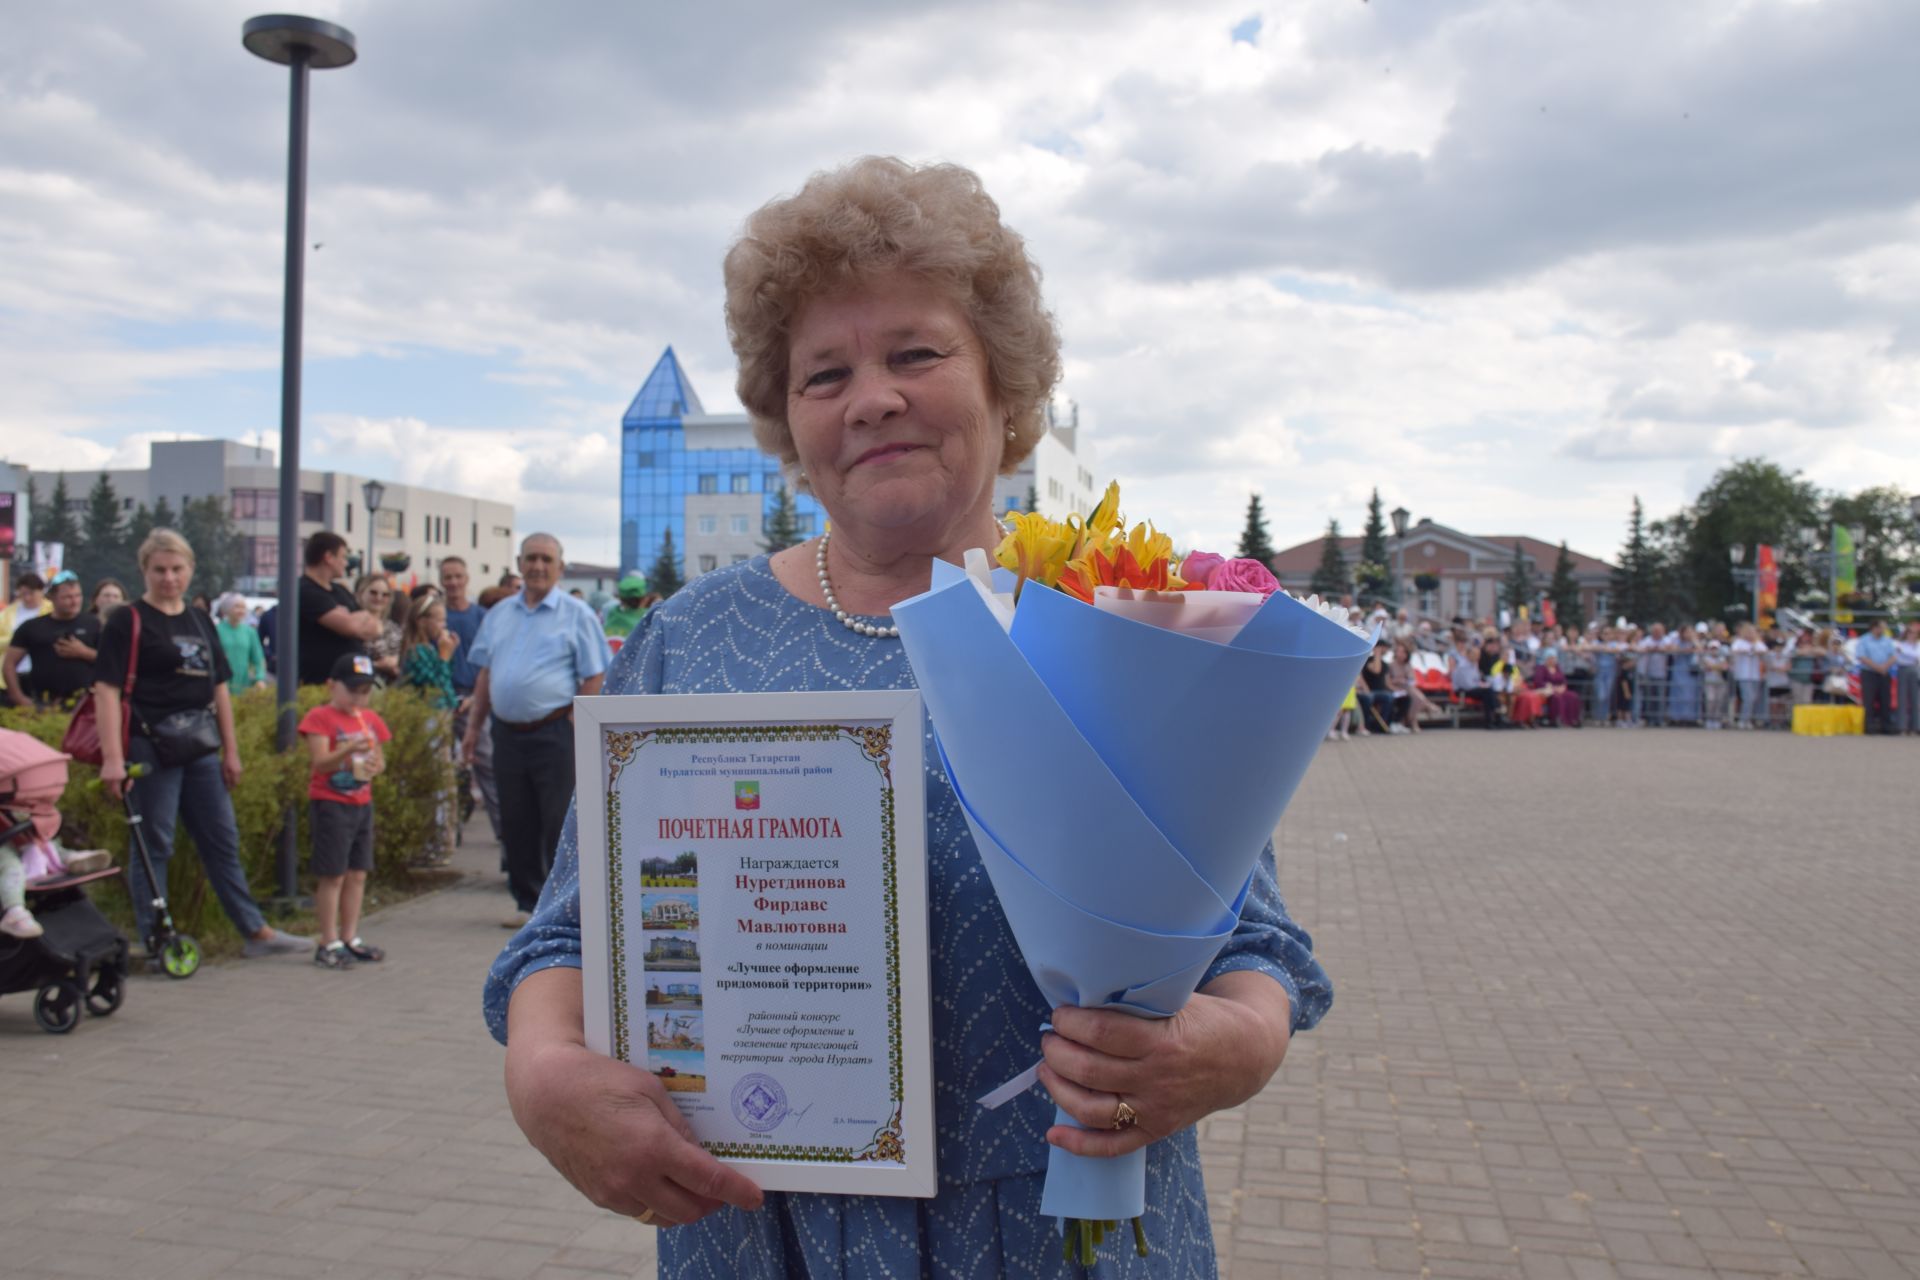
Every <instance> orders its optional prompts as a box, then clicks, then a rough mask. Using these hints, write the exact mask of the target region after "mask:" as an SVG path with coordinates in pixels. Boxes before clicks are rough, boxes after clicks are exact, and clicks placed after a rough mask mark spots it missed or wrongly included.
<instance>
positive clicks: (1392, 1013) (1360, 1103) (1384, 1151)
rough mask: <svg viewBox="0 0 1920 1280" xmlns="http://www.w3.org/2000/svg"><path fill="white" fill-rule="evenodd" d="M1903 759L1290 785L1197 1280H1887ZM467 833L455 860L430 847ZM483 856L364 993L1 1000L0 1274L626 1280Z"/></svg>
mask: <svg viewBox="0 0 1920 1280" xmlns="http://www.w3.org/2000/svg"><path fill="white" fill-rule="evenodd" d="M1917 773H1920V744H1916V743H1910V742H1882V741H1862V740H1857V739H1855V740H1832V739H1830V740H1821V741H1811V742H1810V741H1806V740H1795V739H1791V738H1788V737H1785V736H1783V735H1771V734H1764V735H1763V734H1731V733H1729V734H1720V735H1714V736H1713V737H1711V738H1709V737H1707V736H1706V735H1703V734H1699V733H1692V732H1685V731H1675V732H1656V731H1644V732H1629V731H1600V730H1590V731H1586V732H1582V733H1579V734H1568V733H1564V732H1563V733H1555V734H1545V733H1533V734H1528V733H1504V734H1481V733H1479V732H1478V731H1463V732H1461V733H1457V734H1455V733H1439V734H1434V735H1431V736H1429V737H1425V738H1421V739H1414V740H1408V739H1393V740H1390V741H1369V742H1364V743H1363V742H1351V743H1346V744H1341V745H1337V746H1330V747H1329V748H1328V749H1327V750H1325V751H1324V752H1322V754H1321V757H1320V759H1319V761H1318V762H1317V763H1316V764H1315V766H1314V769H1313V772H1312V774H1311V775H1310V776H1309V778H1308V780H1307V782H1306V784H1305V785H1304V786H1303V787H1302V789H1301V792H1300V795H1299V796H1298V797H1297V798H1296V800H1295V803H1294V805H1293V808H1292V810H1291V811H1290V812H1289V814H1288V817H1287V821H1286V822H1285V824H1284V825H1283V826H1282V828H1281V833H1280V859H1281V864H1282V868H1281V870H1282V882H1283V884H1284V886H1285V887H1286V889H1287V892H1288V895H1289V898H1290V902H1291V905H1292V906H1293V908H1294V910H1295V912H1296V914H1297V915H1299V917H1300V918H1301V919H1302V920H1304V921H1306V922H1307V923H1308V924H1309V925H1310V926H1311V927H1312V928H1313V931H1314V933H1315V937H1316V942H1317V944H1318V948H1319V951H1320V953H1321V955H1322V957H1323V958H1324V960H1325V962H1326V964H1327V966H1328V967H1329V969H1330V970H1331V971H1332V973H1333V975H1334V980H1335V983H1336V986H1337V988H1338V999H1337V1001H1336V1004H1335V1008H1334V1012H1333V1013H1332V1015H1331V1016H1330V1017H1329V1018H1328V1019H1327V1021H1326V1023H1325V1024H1324V1025H1323V1026H1322V1027H1321V1028H1320V1029H1319V1030H1318V1031H1316V1032H1314V1033H1313V1034H1312V1035H1311V1036H1307V1037H1303V1038H1302V1039H1301V1040H1300V1042H1299V1044H1298V1045H1297V1046H1296V1048H1295V1051H1294V1053H1293V1055H1292V1057H1291V1058H1290V1059H1289V1061H1288V1063H1287V1065H1286V1067H1285V1069H1284V1070H1283V1071H1282V1073H1281V1075H1280V1077H1279V1078H1278V1079H1277V1080H1276V1081H1275V1082H1274V1084H1273V1085H1272V1086H1271V1087H1270V1088H1269V1089H1268V1090H1267V1091H1266V1092H1265V1093H1264V1094H1263V1095H1262V1096H1261V1097H1259V1098H1257V1099H1255V1100H1253V1101H1252V1102H1250V1103H1248V1104H1247V1105H1246V1106H1244V1107H1241V1108H1239V1109H1237V1110H1236V1111H1234V1112H1230V1113H1223V1114H1221V1115H1219V1116H1216V1117H1213V1118H1212V1119H1211V1120H1209V1121H1208V1122H1207V1123H1206V1126H1205V1129H1204V1131H1203V1134H1202V1150H1203V1153H1204V1155H1205V1159H1206V1161H1207V1168H1208V1186H1209V1188H1210V1191H1209V1194H1210V1197H1211V1202H1212V1207H1213V1212H1214V1221H1215V1224H1216V1232H1217V1236H1218V1240H1219V1244H1220V1251H1221V1271H1222V1274H1223V1275H1225V1276H1228V1277H1230V1280H1256V1278H1259V1280H1267V1278H1277V1277H1284V1278H1285V1280H1322V1278H1324V1280H1334V1278H1336V1277H1342V1278H1346V1277H1351V1278H1354V1280H1358V1278H1360V1277H1378V1276H1428V1277H1482V1276H1485V1277H1508V1276H1512V1277H1521V1278H1523V1280H1589V1278H1592V1277H1616V1276H1617V1277H1622V1278H1623V1280H1681V1278H1689V1277H1772V1276H1806V1277H1820V1278H1821V1280H1849V1278H1852V1277H1860V1278H1863V1280H1864V1278H1875V1280H1877V1278H1879V1277H1911V1276H1917V1275H1920V977H1916V976H1915V975H1916V973H1917V972H1920V926H1917V925H1916V923H1915V912H1914V908H1915V904H1916V903H1920V873H1917V872H1916V869H1915V859H1916V855H1917V854H1920V849H1917V848H1916V840H1915V835H1916V832H1917V831H1920V799H1916V797H1915V792H1914V789H1913V785H1912V784H1913V781H1914V779H1915V777H1916V774H1917ZM483 826H484V824H479V825H478V826H476V827H475V828H472V829H470V834H471V833H472V832H474V831H478V830H479V829H480V828H481V827H483ZM496 857H497V853H496V851H495V850H494V849H493V847H492V846H491V845H488V844H484V843H474V844H470V845H469V846H468V848H467V850H466V851H465V852H464V853H463V854H462V862H463V865H464V866H465V868H466V869H467V870H468V871H469V872H470V873H471V874H470V878H469V879H468V880H466V881H464V882H462V884H461V885H460V886H459V887H456V888H453V889H449V890H446V891H444V892H441V893H438V894H435V895H432V896H430V897H426V898H422V899H419V900H416V901H414V902H411V903H408V904H406V905H404V906H401V907H398V908H395V909H392V910H389V911H386V912H383V913H381V914H380V915H378V916H376V917H374V918H373V919H372V920H371V921H370V922H369V924H368V927H367V929H366V932H367V934H368V936H369V937H371V938H373V939H374V940H376V941H378V942H380V943H382V944H383V945H385V946H387V947H388V949H389V953H390V956H391V959H389V960H388V962H387V963H386V964H385V965H382V966H366V967H362V968H360V969H357V970H355V971H354V972H352V973H348V974H333V973H323V972H321V971H318V970H316V969H314V968H313V967H312V966H311V965H309V964H307V963H306V961H305V959H304V958H298V959H293V960H287V961H271V962H269V961H256V962H251V963H244V964H242V963H235V964H226V965H217V966H210V967H208V968H206V969H204V970H202V971H201V973H199V974H198V975H196V976H195V977H194V978H192V979H191V980H189V981H186V982H170V981H166V980H163V979H145V978H141V979H138V980H136V981H135V982H134V984H133V986H132V988H131V990H130V991H129V993H128V995H127V1001H126V1004H125V1006H124V1007H123V1008H122V1009H121V1011H120V1012H119V1013H117V1014H115V1015H114V1016H113V1017H112V1018H109V1019H103V1020H94V1019H88V1020H87V1021H86V1022H85V1023H83V1024H82V1026H81V1028H80V1029H79V1030H78V1031H77V1032H75V1033H74V1034H73V1035H71V1036H67V1037H52V1036H46V1035H43V1034H42V1033H40V1032H39V1031H38V1030H37V1029H36V1028H35V1027H34V1025H33V1022H32V1016H31V1010H30V1002H29V1000H28V999H26V998H24V997H20V996H11V997H7V998H5V999H3V1000H0V1275H5V1276H8V1277H14V1276H20V1277H40V1276H114V1277H130V1276H135V1275H139V1276H143V1277H202V1276H263V1277H271V1276H287V1277H305V1276H327V1275H340V1276H352V1277H358V1278H361V1280H379V1278H381V1277H408V1278H410V1280H411V1278H420V1277H439V1276H446V1277H545V1278H547V1280H563V1278H564V1280H586V1278H587V1277H601V1276H632V1275H641V1276H646V1275H651V1274H652V1270H653V1268H652V1258H653V1252H652V1249H653V1233H652V1232H651V1231H650V1230H649V1229H648V1228H644V1227H641V1226H640V1225H639V1224H637V1223H633V1222H630V1221H626V1220H623V1219H619V1218H615V1217H613V1216H612V1215H610V1214H606V1213H603V1212H601V1211H599V1210H596V1209H594V1208H593V1207H592V1206H590V1205H588V1204H586V1203H585V1202H584V1201H583V1200H581V1199H579V1198H578V1197H577V1196H576V1195H575V1194H574V1193H573V1192H572V1191H571V1189H569V1188H568V1187H567V1186H566V1185H565V1184H564V1183H562V1182H561V1181H560V1179H559V1177H558V1175H556V1174H554V1173H553V1172H552V1171H551V1170H550V1169H549V1168H548V1167H547V1166H546V1163H545V1162H544V1161H543V1160H542V1159H541V1158H540V1157H539V1156H538V1155H536V1154H535V1153H533V1152H532V1151H531V1150H530V1149H529V1148H528V1147H527V1146H526V1145H525V1143H524V1142H523V1141H522V1140H521V1138H520V1135H519V1133H518V1131H517V1130H516V1129H515V1127H514V1125H513V1121H512V1119H511V1117H509V1116H508V1114H507V1110H506V1106H505V1103H504V1100H503V1099H502V1096H501V1092H500V1084H499V1068H500V1054H499V1051H498V1050H497V1049H496V1048H495V1047H494V1045H493V1043H492V1042H491V1041H490V1040H488V1039H486V1038H485V1034H484V1031H483V1030H482V1028H481V1026H480V1022H479V1016H478V1003H479V982H480V975H481V973H482V971H483V969H484V967H485V965H486V963H487V961H488V959H490V957H491V956H492V954H493V953H494V951H495V950H496V949H497V948H498V946H499V944H500V942H501V941H502V940H503V938H504V937H505V934H504V931H502V930H501V929H500V928H499V927H498V926H497V923H496V921H497V918H498V917H499V916H500V915H501V914H502V913H503V911H504V909H505V907H506V905H507V901H506V896H505V894H504V892H502V890H501V888H500V887H499V877H498V875H497V874H493V873H491V872H490V870H489V868H490V867H491V866H492V865H494V860H495V859H496Z"/></svg>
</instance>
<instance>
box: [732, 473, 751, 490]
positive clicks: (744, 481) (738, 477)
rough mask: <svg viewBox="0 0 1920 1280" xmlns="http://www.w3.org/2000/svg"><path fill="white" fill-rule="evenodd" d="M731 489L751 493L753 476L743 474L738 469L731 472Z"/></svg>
mask: <svg viewBox="0 0 1920 1280" xmlns="http://www.w3.org/2000/svg"><path fill="white" fill-rule="evenodd" d="M733 491H734V492H735V493H752V492H753V477H752V476H750V475H743V474H741V473H740V472H738V471H736V472H734V473H733Z"/></svg>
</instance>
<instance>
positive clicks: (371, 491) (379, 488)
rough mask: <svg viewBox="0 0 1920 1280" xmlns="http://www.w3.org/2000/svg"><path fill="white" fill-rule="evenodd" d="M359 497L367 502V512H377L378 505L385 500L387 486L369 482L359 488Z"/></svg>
mask: <svg viewBox="0 0 1920 1280" xmlns="http://www.w3.org/2000/svg"><path fill="white" fill-rule="evenodd" d="M360 496H361V497H363V498H365V499H366V500H367V510H369V511H378V510H379V509H380V504H381V503H382V502H383V501H385V500H386V496H387V486H385V485H384V484H381V483H380V482H379V481H378V480H369V481H367V482H366V483H365V484H363V485H361V486H360Z"/></svg>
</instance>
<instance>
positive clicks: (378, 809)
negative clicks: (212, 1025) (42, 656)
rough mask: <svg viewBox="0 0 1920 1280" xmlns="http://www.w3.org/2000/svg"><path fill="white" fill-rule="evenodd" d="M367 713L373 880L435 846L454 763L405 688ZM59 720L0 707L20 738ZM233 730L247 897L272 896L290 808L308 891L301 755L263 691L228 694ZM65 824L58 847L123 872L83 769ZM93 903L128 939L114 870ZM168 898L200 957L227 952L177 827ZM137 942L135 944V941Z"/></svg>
mask: <svg viewBox="0 0 1920 1280" xmlns="http://www.w3.org/2000/svg"><path fill="white" fill-rule="evenodd" d="M325 698H326V690H325V689H323V688H318V687H315V688H305V689H302V690H301V691H300V708H299V710H300V714H302V715H304V714H305V713H306V711H307V710H308V709H309V708H311V707H313V706H316V705H318V704H319V703H320V702H322V701H324V700H325ZM373 709H374V710H375V711H378V712H379V713H380V715H381V718H382V719H384V720H385V721H386V722H387V727H388V728H389V729H390V730H392V731H393V741H391V742H389V743H388V744H387V746H386V756H387V770H386V772H385V773H383V774H381V775H380V777H378V778H376V779H374V783H373V808H374V824H373V834H374V848H373V855H374V870H373V875H372V876H371V877H370V880H371V881H372V883H373V884H374V885H376V886H377V885H380V884H388V885H394V886H400V885H404V884H406V883H407V873H406V866H407V863H408V862H410V861H411V860H413V859H414V858H416V857H418V856H419V855H420V854H421V853H423V852H425V851H426V850H428V849H430V848H433V847H436V846H437V845H439V844H443V843H444V841H445V836H444V835H441V834H438V832H437V827H438V824H440V823H443V822H445V821H446V817H445V814H446V810H447V807H448V806H449V805H450V804H451V803H452V796H453V765H452V761H451V757H450V755H449V746H450V743H451V735H452V732H453V730H452V726H451V723H450V717H449V715H448V714H447V713H445V712H438V713H436V712H434V711H433V710H432V709H431V708H429V707H428V705H427V704H426V702H425V701H424V700H423V699H422V698H421V697H420V696H419V695H418V694H416V693H415V692H414V691H413V690H411V689H404V688H394V689H383V690H378V691H376V692H375V693H374V695H373ZM67 719H68V717H67V715H66V714H65V713H61V712H41V711H32V710H28V709H26V708H21V707H9V708H0V728H6V729H18V730H21V731H22V732H25V733H30V734H32V735H33V736H34V737H36V738H38V739H40V741H42V742H45V743H47V744H48V745H50V746H54V747H58V746H59V745H60V739H61V737H62V735H64V734H65V733H66V728H67ZM233 721H234V733H235V735H236V737H237V738H238V739H239V745H240V762H241V765H242V771H241V774H240V784H239V785H238V786H237V787H235V788H234V789H233V793H232V799H233V816H234V820H235V822H236V824H237V825H238V827H239V829H240V864H241V867H242V869H243V870H244V871H245V872H246V875H247V881H248V883H249V884H251V885H252V886H253V893H254V897H255V898H257V899H259V900H260V901H261V902H262V903H265V902H266V901H267V900H268V899H270V898H272V897H274V896H275V895H277V894H278V893H279V891H280V876H279V851H280V830H281V822H282V817H283V815H284V814H285V813H286V811H287V810H288V808H289V807H291V809H292V811H293V814H294V818H295V821H296V822H297V824H298V828H297V829H298V832H299V850H300V873H301V885H302V887H303V888H304V889H305V890H307V891H308V892H311V890H312V886H313V877H312V876H311V875H310V874H309V873H308V872H307V864H308V836H307V777H308V773H309V770H308V768H307V750H306V747H305V745H304V744H296V745H295V748H294V749H293V750H292V751H289V752H287V753H286V754H284V755H283V754H281V753H280V752H279V751H278V750H277V749H276V748H275V741H276V739H277V736H278V735H277V730H276V709H275V705H274V691H273V689H272V688H271V687H270V686H266V685H261V686H258V687H256V688H254V689H251V690H249V691H248V692H247V693H246V694H245V695H243V696H241V697H238V698H235V699H234V700H233ZM60 814H61V817H62V818H63V819H64V825H63V826H62V828H61V836H60V839H61V843H62V844H65V845H67V846H68V847H70V848H77V849H85V848H103V849H110V850H112V851H113V854H114V861H115V862H116V863H117V864H118V865H120V866H121V867H123V868H124V867H125V866H126V865H127V863H128V861H129V860H130V859H131V858H132V856H133V854H132V850H131V849H130V848H128V845H127V823H126V816H125V812H124V811H123V810H122V808H121V806H120V803H119V802H118V801H116V800H114V799H112V798H111V797H109V796H108V795H107V793H106V789H105V788H103V787H102V786H101V785H100V775H99V770H97V769H95V768H93V767H92V766H90V765H83V764H73V765H70V766H69V767H68V776H67V789H66V793H65V794H64V795H63V796H62V797H61V800H60ZM92 893H93V898H94V901H95V902H96V903H98V904H99V906H100V909H101V910H102V911H104V912H106V913H107V915H108V916H109V918H111V919H112V920H113V922H114V923H115V924H116V925H118V926H119V927H120V928H122V929H124V930H125V931H126V932H127V934H128V936H129V937H132V936H133V909H132V905H131V903H130V902H129V900H128V898H127V892H126V882H125V878H124V877H119V878H115V879H113V880H108V881H101V882H99V883H97V884H96V885H95V886H94V888H93V891H92ZM167 905H168V906H169V907H170V908H171V909H172V912H173V918H174V924H175V925H176V926H177V927H178V928H179V929H180V930H181V931H182V932H185V933H190V934H192V935H194V936H195V937H196V938H198V939H199V940H200V943H201V945H202V946H203V947H205V948H206V949H207V950H208V951H209V952H211V953H215V954H218V953H221V952H226V951H230V950H234V949H237V947H238V945H239V942H240V938H239V935H238V933H237V932H236V931H235V929H234V927H233V925H232V923H231V922H229V921H228V920H227V917H226V913H224V912H223V911H221V910H220V904H219V902H218V901H217V900H216V899H215V898H214V896H213V893H212V890H211V889H210V888H209V887H208V885H207V878H206V875H205V873H204V872H203V871H202V870H201V867H200V859H199V856H198V854H197V853H196V852H195V851H194V848H193V841H192V839H191V838H190V837H189V836H188V835H187V833H186V830H185V828H184V827H182V828H181V829H180V830H178V831H177V832H176V833H175V836H174V856H173V859H172V861H171V862H170V863H168V866H167ZM138 941H139V939H137V938H136V939H135V942H136V944H137V943H138Z"/></svg>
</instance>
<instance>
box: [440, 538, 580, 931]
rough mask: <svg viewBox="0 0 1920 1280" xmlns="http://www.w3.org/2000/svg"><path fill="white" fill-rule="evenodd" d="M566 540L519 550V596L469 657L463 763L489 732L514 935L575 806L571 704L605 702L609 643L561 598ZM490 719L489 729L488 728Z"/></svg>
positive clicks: (529, 543)
mask: <svg viewBox="0 0 1920 1280" xmlns="http://www.w3.org/2000/svg"><path fill="white" fill-rule="evenodd" d="M562 554H563V553H562V552H561V549H560V540H559V539H558V538H556V537H554V536H553V535H552V534H550V533H535V534H529V535H528V536H527V538H526V540H525V541H524V542H522V543H521V544H520V578H521V587H520V593H519V594H518V595H514V596H509V597H508V598H507V599H505V600H502V601H501V602H500V603H499V604H496V605H495V606H493V608H491V609H489V610H488V611H487V616H486V619H485V621H483V622H482V623H481V624H480V631H479V634H477V635H476V636H474V639H473V649H472V651H471V652H470V653H469V654H468V655H467V657H468V660H469V661H470V662H472V663H473V666H474V670H475V672H476V673H477V674H476V676H475V679H474V685H473V702H472V704H471V705H470V706H469V707H468V713H467V732H466V737H465V739H464V741H463V742H462V744H461V755H462V756H463V757H464V758H465V759H466V760H467V762H468V763H472V761H473V759H474V756H475V754H476V753H477V752H478V750H479V746H480V732H481V726H482V725H490V738H491V742H492V744H493V780H494V786H495V788H496V790H497V792H498V794H499V797H500V837H501V840H500V842H501V844H502V845H504V846H505V848H506V854H507V888H508V890H509V891H510V892H511V893H512V894H513V901H514V906H515V908H516V910H515V914H514V915H512V916H510V917H508V918H507V919H506V920H504V921H502V923H503V924H505V925H506V926H507V927H508V928H510V929H518V928H519V927H520V926H521V925H523V924H525V923H526V922H527V916H528V914H529V913H530V912H532V910H533V908H534V906H535V905H536V904H537V903H538V902H539V900H540V889H541V886H543V885H545V884H546V882H547V871H548V869H549V868H551V867H552V865H553V850H554V846H555V845H556V844H558V843H559V841H560V828H561V825H562V824H563V823H564V822H565V821H566V817H567V806H568V805H569V804H570V803H571V802H572V800H573V714H572V713H573V699H574V697H575V696H576V695H582V696H584V695H588V694H594V693H598V692H600V684H601V682H602V681H603V680H604V679H605V678H606V673H607V653H608V649H607V640H606V635H605V634H604V633H603V632H602V631H601V630H600V619H598V618H596V617H595V616H594V614H593V610H591V609H589V608H588V607H587V606H586V604H585V602H583V601H580V600H576V599H574V598H573V597H572V596H570V595H568V594H567V593H566V592H564V591H561V590H560V589H559V586H560V570H561V562H562ZM489 715H491V717H492V718H491V722H489Z"/></svg>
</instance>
